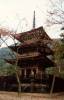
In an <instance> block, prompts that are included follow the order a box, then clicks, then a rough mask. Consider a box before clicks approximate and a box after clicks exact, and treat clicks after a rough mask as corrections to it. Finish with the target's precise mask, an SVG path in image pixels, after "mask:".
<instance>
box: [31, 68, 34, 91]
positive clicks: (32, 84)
mask: <svg viewBox="0 0 64 100" xmlns="http://www.w3.org/2000/svg"><path fill="white" fill-rule="evenodd" d="M33 81H34V72H33V69H31V92H33V86H34V83H33Z"/></svg>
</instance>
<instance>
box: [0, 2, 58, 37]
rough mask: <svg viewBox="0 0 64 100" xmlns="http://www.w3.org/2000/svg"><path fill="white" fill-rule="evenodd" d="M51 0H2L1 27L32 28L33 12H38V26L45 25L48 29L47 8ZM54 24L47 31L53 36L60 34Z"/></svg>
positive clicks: (20, 29)
mask: <svg viewBox="0 0 64 100" xmlns="http://www.w3.org/2000/svg"><path fill="white" fill-rule="evenodd" d="M48 9H49V0H0V27H6V28H9V29H12V30H17V31H18V32H20V31H26V30H29V29H32V23H33V12H34V10H35V12H36V27H39V26H44V28H45V30H46V27H45V26H46V19H47V10H48ZM57 29H58V26H57V28H55V27H54V26H53V30H52V28H48V29H47V30H46V32H47V33H48V35H49V36H50V37H52V38H57V37H58V36H59V34H58V33H59V31H58V30H57Z"/></svg>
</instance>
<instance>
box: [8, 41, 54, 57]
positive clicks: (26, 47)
mask: <svg viewBox="0 0 64 100" xmlns="http://www.w3.org/2000/svg"><path fill="white" fill-rule="evenodd" d="M9 48H10V49H12V50H13V51H15V52H17V53H19V54H22V53H28V52H30V51H38V52H41V53H45V54H47V55H49V54H53V51H52V49H51V48H49V47H48V46H47V45H43V44H41V45H40V44H39V43H38V42H37V43H31V44H26V43H22V44H20V45H17V46H9ZM37 48H38V50H37Z"/></svg>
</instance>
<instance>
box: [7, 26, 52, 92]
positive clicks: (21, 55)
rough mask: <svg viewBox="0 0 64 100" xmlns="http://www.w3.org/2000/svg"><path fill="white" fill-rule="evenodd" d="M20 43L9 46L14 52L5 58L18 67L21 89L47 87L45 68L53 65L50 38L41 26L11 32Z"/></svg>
mask: <svg viewBox="0 0 64 100" xmlns="http://www.w3.org/2000/svg"><path fill="white" fill-rule="evenodd" d="M11 36H12V37H13V38H14V39H16V40H18V41H19V42H20V44H17V45H14V46H12V45H11V46H9V48H10V49H12V51H13V52H15V54H16V58H14V59H5V60H6V61H7V62H8V63H10V64H13V65H15V64H16V65H17V66H18V67H19V69H20V81H21V88H22V89H21V91H24V92H25V91H28V92H30V91H31V92H34V91H35V92H38V91H43V90H44V89H46V90H48V89H49V84H48V78H49V75H48V74H47V73H46V68H48V67H53V66H54V62H53V60H52V56H53V50H52V46H51V45H52V39H51V38H50V37H49V36H48V35H47V33H46V32H45V31H44V29H43V27H39V28H34V29H32V30H30V31H27V32H22V33H18V34H11Z"/></svg>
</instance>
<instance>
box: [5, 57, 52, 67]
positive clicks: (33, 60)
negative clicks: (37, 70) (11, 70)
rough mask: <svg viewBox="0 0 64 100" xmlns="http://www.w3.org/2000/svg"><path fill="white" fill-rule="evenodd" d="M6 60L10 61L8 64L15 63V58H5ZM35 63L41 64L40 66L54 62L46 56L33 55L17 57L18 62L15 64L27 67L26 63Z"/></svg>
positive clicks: (50, 65) (46, 65)
mask: <svg viewBox="0 0 64 100" xmlns="http://www.w3.org/2000/svg"><path fill="white" fill-rule="evenodd" d="M5 61H6V62H8V63H10V64H13V65H14V64H16V59H5ZM35 64H37V65H38V66H41V65H42V67H44V68H45V67H52V66H54V62H53V61H51V60H50V59H48V58H47V57H41V56H39V57H34V58H28V59H22V58H19V59H18V63H17V65H18V66H20V67H22V66H24V67H27V66H28V65H31V66H32V65H35Z"/></svg>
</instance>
